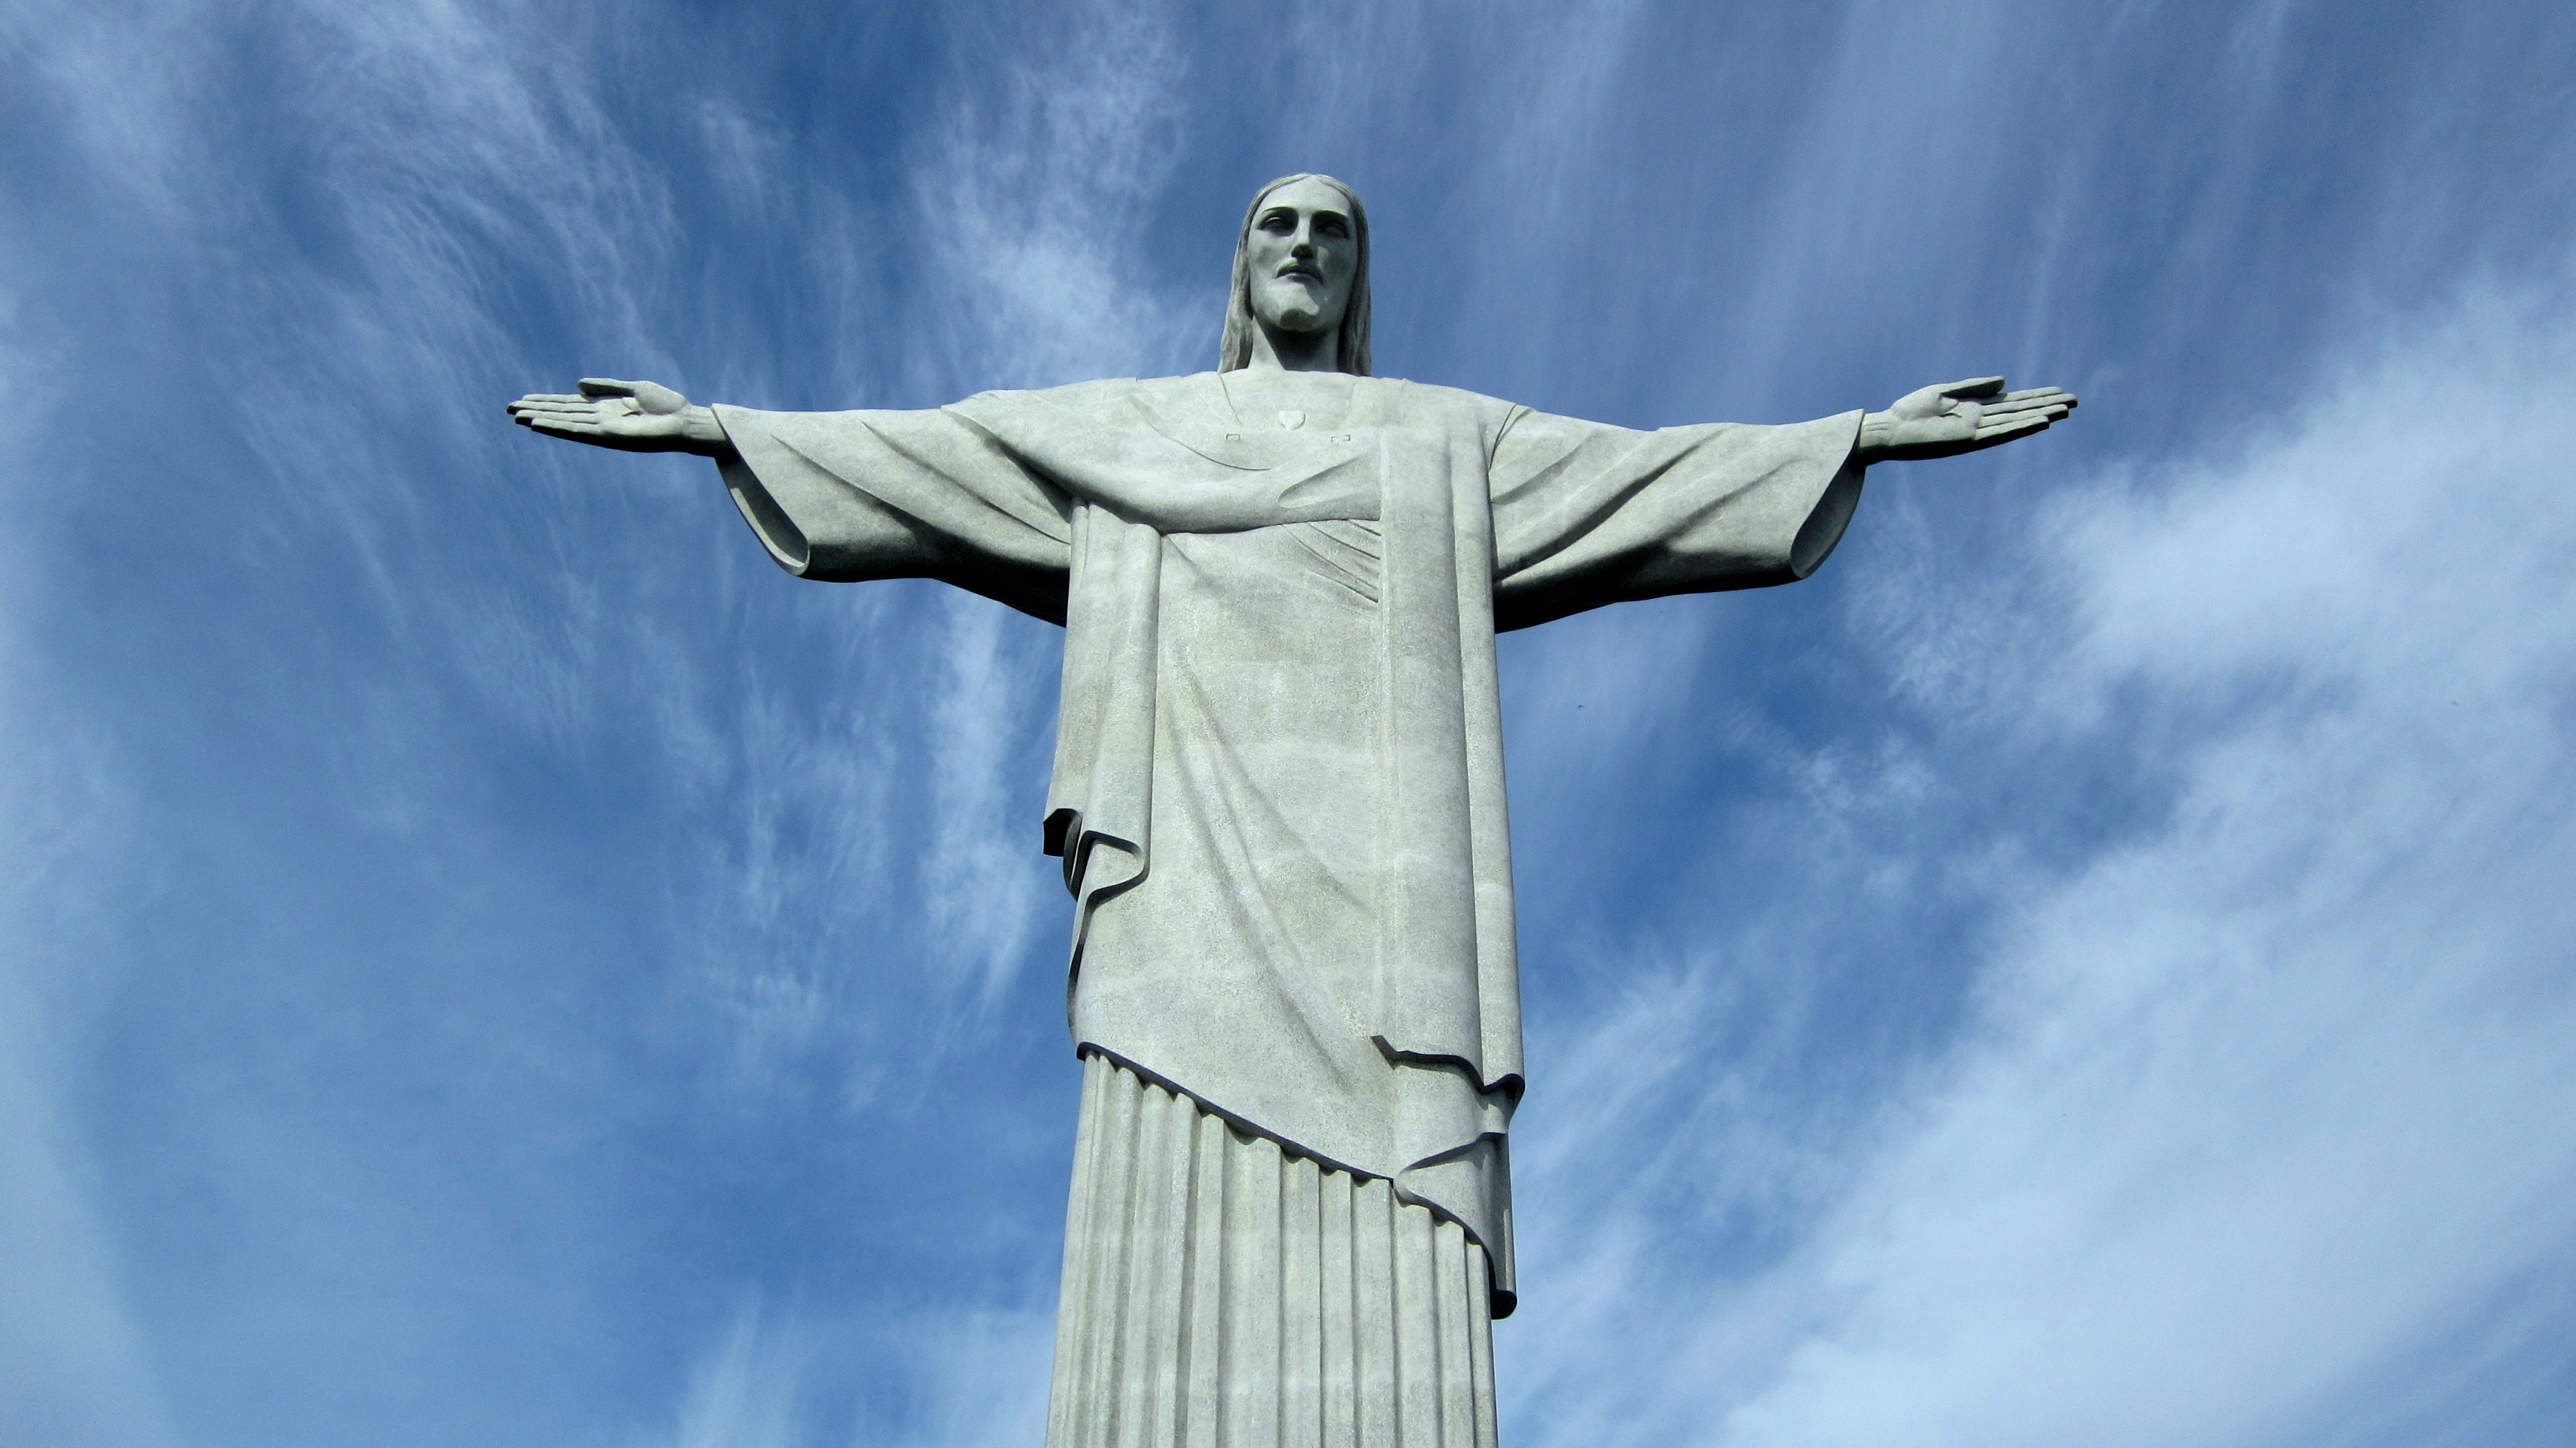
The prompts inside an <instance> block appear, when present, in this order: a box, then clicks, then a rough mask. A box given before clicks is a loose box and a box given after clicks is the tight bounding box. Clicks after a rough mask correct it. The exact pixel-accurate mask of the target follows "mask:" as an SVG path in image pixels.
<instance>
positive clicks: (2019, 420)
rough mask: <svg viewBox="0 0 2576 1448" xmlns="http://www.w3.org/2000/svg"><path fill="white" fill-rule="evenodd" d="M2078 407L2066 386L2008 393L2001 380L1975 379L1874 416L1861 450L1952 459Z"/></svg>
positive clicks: (1931, 390) (1925, 391)
mask: <svg viewBox="0 0 2576 1448" xmlns="http://www.w3.org/2000/svg"><path fill="white" fill-rule="evenodd" d="M2075 405H2076V403H2075V394H2073V393H2071V392H2068V391H2066V390H2065V389H2064V388H2059V387H2033V388H2030V389H2027V390H2025V391H2021V392H2006V391H2004V380H2003V379H2002V378H2000V377H1972V378H1969V379H1968V380H1966V381H1964V382H1948V383H1943V384H1940V385H1939V386H1934V387H1924V388H1918V389H1916V390H1915V391H1912V392H1909V393H1907V394H1905V395H1904V396H1903V397H1900V398H1898V399H1897V400H1896V401H1895V403H1893V404H1892V405H1890V406H1889V408H1888V409H1887V411H1885V412H1880V413H1873V414H1871V415H1870V417H1869V419H1868V420H1867V422H1866V423H1864V424H1863V428H1862V446H1863V448H1864V449H1865V450H1866V451H1867V452H1868V453H1869V454H1871V456H1872V457H1873V459H1879V458H1883V459H1890V460H1895V461H1914V460H1916V459H1921V458H1945V457H1953V456H1956V455H1957V454H1960V453H1965V452H1976V451H1978V450H1980V449H1983V448H1990V447H1994V446H1996V445H1998V444H2001V443H2007V442H2010V441H2012V440H2013V439H2014V438H2017V437H2024V436H2027V435H2028V434H2031V433H2034V432H2038V431H2041V430H2042V429H2044V428H2046V427H2047V426H2048V425H2049V424H2050V423H2052V422H2055V421H2057V420H2058V419H2060V418H2062V417H2064V416H2066V414H2068V413H2069V412H2072V411H2074V410H2075Z"/></svg>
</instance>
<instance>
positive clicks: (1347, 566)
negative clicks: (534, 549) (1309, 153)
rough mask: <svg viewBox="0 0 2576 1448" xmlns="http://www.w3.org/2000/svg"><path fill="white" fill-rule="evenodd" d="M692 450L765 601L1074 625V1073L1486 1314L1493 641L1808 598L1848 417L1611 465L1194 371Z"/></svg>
mask: <svg viewBox="0 0 2576 1448" xmlns="http://www.w3.org/2000/svg"><path fill="white" fill-rule="evenodd" d="M716 414H717V416H718V418H719V420H720V421H721V422H722V424H723V426H724V429H725V432H726V434H727V435H728V436H729V437H730V438H731V439H732V442H733V445H734V448H735V456H733V457H729V458H727V459H725V460H724V462H723V463H722V468H723V473H724V478H725V482H726V484H727V487H728V488H729V490H730V491H731V493H732V495H733V497H734V500H735V502H736V504H737V505H738V506H739V507H740V509H741V511H742V514H743V516H744V518H745V519H746V520H747V521H748V522H749V523H750V524H751V527H752V530H753V532H754V533H756V534H757V535H758V536H759V538H760V540H761V542H762V544H763V545H764V546H765V547H766V548H767V549H768V550H769V552H770V555H771V556H772V557H773V558H774V559H776V560H777V562H778V563H779V564H780V565H781V566H782V567H784V568H786V569H787V570H788V571H790V572H792V573H794V574H797V575H798V576H800V577H804V578H811V579H820V580H826V581H850V580H860V579H877V578H896V577H926V578H936V579H940V580H943V581H946V582H949V583H952V584H955V585H957V586H959V587H961V588H965V589H969V590H971V591H973V592H976V593H979V594H982V595H984V596H986V597H989V598H993V599H996V600H999V601H1000V602H1002V603H1005V604H1008V605H1009V606H1011V607H1013V608H1016V609H1019V610H1021V611H1022V612H1025V613H1029V614H1033V615H1035V616H1037V617H1039V618H1042V619H1046V620H1048V621H1049V622H1053V623H1059V624H1062V625H1063V626H1064V628H1065V651H1064V677H1063V696H1062V706H1061V715H1060V718H1059V721H1058V731H1057V743H1056V754H1055V767H1054V774H1053V778H1052V781H1051V783H1050V786H1049V790H1048V798H1047V815H1046V821H1045V843H1046V849H1047V851H1048V852H1049V853H1050V854H1055V855H1059V856H1061V857H1062V859H1063V863H1064V878H1065V883H1066V885H1067V887H1068V888H1069V889H1070V890H1071V891H1072V892H1073V894H1074V896H1075V898H1076V901H1077V902H1078V903H1077V909H1076V918H1075V925H1074V941H1073V951H1072V963H1071V971H1070V975H1069V983H1068V996H1067V1000H1068V1009H1069V1014H1070V1019H1071V1024H1072V1028H1073V1034H1074V1038H1075V1043H1076V1046H1077V1049H1078V1050H1081V1051H1084V1052H1097V1053H1102V1054H1105V1055H1107V1056H1109V1057H1110V1058H1112V1059H1114V1060H1115V1061H1117V1062H1118V1063H1120V1064H1122V1065H1125V1066H1127V1067H1128V1068H1130V1069H1132V1070H1134V1071H1135V1072H1137V1073H1138V1074H1139V1075H1141V1076H1143V1077H1145V1078H1147V1079H1149V1080H1153V1081H1157V1082H1160V1083H1162V1084H1164V1085H1165V1086H1167V1087H1169V1088H1170V1089H1173V1090H1176V1091H1180V1092H1185V1093H1187V1095H1189V1096H1190V1097H1193V1098H1195V1099H1196V1100H1197V1101H1198V1102H1200V1103H1203V1105H1204V1106H1205V1108H1206V1109H1207V1110H1209V1111H1211V1112H1214V1113H1216V1114H1219V1115H1222V1116H1224V1117H1225V1118H1227V1119H1228V1120H1229V1121H1231V1122H1233V1123H1234V1124H1235V1125H1236V1126H1238V1127H1239V1128H1241V1129H1242V1130H1245V1131H1248V1132H1251V1133H1254V1134H1257V1135H1260V1136H1265V1137H1268V1138H1270V1139H1272V1140H1275V1141H1277V1142H1279V1143H1280V1144H1281V1145H1282V1146H1283V1147H1286V1148H1288V1149H1290V1150H1292V1151H1294V1152H1298V1153H1302V1154H1304V1155H1307V1156H1310V1157H1313V1158H1314V1159H1316V1160H1317V1161H1318V1162H1319V1163H1321V1164H1323V1165H1326V1166H1330V1167H1338V1168H1341V1169H1343V1170H1347V1171H1352V1172H1356V1173H1361V1174H1364V1175H1367V1176H1372V1177H1381V1178H1385V1179H1387V1180H1389V1181H1391V1182H1393V1183H1394V1189H1395V1191H1396V1193H1397V1194H1398V1196H1399V1198H1401V1199H1402V1200H1404V1201H1408V1202H1413V1203H1418V1204H1420V1205H1423V1206H1426V1207H1428V1208H1430V1209H1431V1210H1432V1211H1434V1212H1435V1213H1437V1214H1438V1215H1440V1216H1443V1217H1446V1218H1449V1219H1451V1220H1454V1221H1456V1222H1457V1223H1458V1224H1459V1225H1460V1226H1461V1227H1462V1228H1463V1229H1464V1230H1465V1231H1466V1232H1467V1234H1468V1235H1469V1237H1470V1238H1471V1239H1472V1240H1473V1241H1474V1242H1475V1243H1477V1244H1478V1245H1480V1246H1481V1247H1483V1249H1484V1250H1485V1252H1486V1254H1487V1257H1488V1259H1489V1262H1490V1266H1491V1274H1490V1280H1491V1282H1492V1284H1493V1304H1492V1306H1493V1312H1494V1315H1496V1316H1501V1315H1503V1314H1505V1313H1508V1312H1509V1311H1510V1310H1511V1307H1512V1304H1513V1293H1512V1285H1511V1284H1512V1246H1511V1208H1510V1187H1509V1160H1508V1156H1507V1152H1506V1147H1505V1133H1506V1130H1507V1128H1508V1125H1509V1122H1510V1119H1511V1114H1512V1108H1513V1106H1514V1104H1515V1103H1516V1102H1517V1101H1518V1100H1519V1097H1520V1093H1521V1089H1522V1075H1521V1034H1520V1001H1519V995H1520V988H1519V980H1518V969H1517V962H1516V958H1515V947H1514V942H1513V926H1512V890H1511V863H1510V840H1509V832H1508V829H1507V827H1506V818H1505V813H1504V797H1503V765H1502V732H1501V715H1500V709H1499V704H1498V699H1497V694H1496V682H1495V665H1494V636H1495V633H1496V631H1497V630H1503V629H1514V628H1524V627H1528V626H1530V625H1533V624H1538V623H1543V622H1546V621H1548V620H1551V619H1555V618H1560V617H1563V616H1565V615H1568V614H1572V613H1576V612H1580V611H1582V610H1585V609H1589V608H1595V607H1599V606H1601V605H1603V604H1608V603H1615V602H1620V601H1623V600H1630V599H1643V598H1651V597H1657V596H1661V595H1667V594H1677V593H1691V592H1706V591H1712V590H1718V589H1732V588H1752V587H1761V586H1764V585H1769V584H1777V583H1786V582H1790V581H1792V580H1795V579H1799V578H1803V577H1805V576H1807V574H1809V573H1811V572H1812V571H1814V569H1815V568H1816V567H1817V566H1818V565H1819V564H1820V563H1822V562H1823V561H1824V558H1825V556H1826V555H1827V554H1828V553H1830V552H1831V551H1832V549H1833V547H1834V544H1835V543H1836V542H1837V541H1838V540H1839V539H1840V537H1841V535H1842V531H1843V528H1844V525H1845V524H1846V523H1847V522H1848V521H1849V519H1850V517H1851V512H1852V509H1853V507H1854V505H1855V504H1856V503H1857V501H1858V499H1859V495H1860V486H1861V471H1860V469H1859V468H1858V467H1857V466H1855V465H1854V464H1853V462H1852V451H1853V445H1854V443H1855V441H1856V440H1857V437H1858V432H1859V424H1860V420H1861V414H1859V413H1857V412H1853V413H1845V414H1843V415H1841V416H1838V417H1831V418H1825V419H1821V420H1818V421H1815V422H1808V423H1798V424H1793V425H1789V426H1782V427H1764V426H1748V425H1741V424H1730V423H1715V424H1707V425H1702V426H1694V427H1677V428H1667V429H1663V430H1661V431H1655V432H1639V431H1633V430H1630V429H1625V428H1617V427H1609V426H1604V425H1601V424H1597V423H1589V422H1582V421H1578V420H1574V419H1570V418H1562V417H1553V416H1549V415H1547V414H1544V413H1539V412H1534V411H1532V410H1530V409H1528V408H1524V407H1519V406H1515V405H1512V404H1509V403H1505V402H1499V401H1496V400H1494V399H1491V398H1487V397H1481V396H1478V395H1476V394H1473V393H1468V392H1461V391H1457V390H1454V389H1450V388H1443V387H1432V386H1425V385H1421V384H1417V383H1411V382H1403V381H1395V380H1390V379H1379V378H1353V379H1351V381H1350V397H1349V403H1348V405H1347V407H1346V408H1345V409H1344V410H1343V412H1342V413H1341V415H1340V416H1338V417H1333V416H1328V415H1325V414H1320V413H1319V414H1316V415H1313V416H1311V417H1303V418H1302V420H1300V418H1299V415H1292V414H1280V415H1277V416H1273V415H1272V414H1269V413H1266V412H1261V413H1249V412H1245V411H1240V410H1238V409H1237V408H1236V406H1235V405H1234V402H1233V399H1232V397H1231V394H1230V392H1229V389H1228V386H1227V384H1226V381H1225V379H1224V378H1223V377H1221V376H1220V375H1219V374H1214V373H1202V374H1199V375H1197V376H1192V377H1176V378H1161V379H1153V380H1146V381H1135V380H1123V379H1122V380H1117V381H1107V382H1092V383H1082V384H1077V385H1075V386H1070V387H1059V388H1054V389H1049V390H1045V391H1034V392H988V393H984V394H981V395H979V396H976V397H972V398H969V399H967V400H966V401H964V402H960V403H957V404H954V405H952V406H949V407H944V408H937V409H933V410H929V411H919V412H884V411H863V412H833V413H777V412H761V411H755V410H752V409H747V408H739V407H718V408H717V409H716ZM1292 422H1294V423H1296V424H1297V425H1294V426H1291V425H1290V424H1291V423H1292Z"/></svg>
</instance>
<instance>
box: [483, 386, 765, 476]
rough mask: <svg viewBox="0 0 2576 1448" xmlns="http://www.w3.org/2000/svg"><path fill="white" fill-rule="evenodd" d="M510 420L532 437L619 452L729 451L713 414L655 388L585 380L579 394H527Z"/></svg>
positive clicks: (516, 404) (700, 453)
mask: <svg viewBox="0 0 2576 1448" xmlns="http://www.w3.org/2000/svg"><path fill="white" fill-rule="evenodd" d="M510 418H511V420H512V421H514V422H516V423H518V424H519V425H520V426H521V427H524V428H527V429H529V430H530V431H532V432H541V433H544V434H545V435H546V436H548V437H562V438H570V439H572V440H573V441H574V442H586V443H589V444H591V445H592V446H594V447H613V448H615V449H617V450H618V451H620V452H684V453H695V454H697V455H698V456H700V457H709V458H722V457H724V456H726V455H727V454H729V453H731V452H732V451H733V444H732V443H731V442H730V441H728V440H727V439H726V437H725V430H724V424H722V423H720V422H718V421H716V415H715V412H714V410H713V409H711V408H705V407H700V406H698V405H697V404H695V403H693V402H691V401H689V399H687V398H685V397H682V396H681V395H680V394H678V393H676V392H674V391H672V390H671V389H670V388H668V387H665V386H663V385H662V384H661V383H659V382H620V381H619V380H617V379H616V378H614V377H585V378H583V379H581V391H580V392H579V393H578V394H575V393H565V392H531V393H529V394H528V395H527V396H525V397H522V398H520V399H519V400H518V401H516V402H513V403H511V404H510Z"/></svg>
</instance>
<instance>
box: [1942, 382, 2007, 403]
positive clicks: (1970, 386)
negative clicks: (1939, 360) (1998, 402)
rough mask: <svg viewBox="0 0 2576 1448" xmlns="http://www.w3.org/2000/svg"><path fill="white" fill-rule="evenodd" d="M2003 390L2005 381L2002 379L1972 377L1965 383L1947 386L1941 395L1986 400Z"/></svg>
mask: <svg viewBox="0 0 2576 1448" xmlns="http://www.w3.org/2000/svg"><path fill="white" fill-rule="evenodd" d="M2003 390H2004V380H2003V379H2002V378H2000V377H1971V378H1969V379H1967V380H1966V381H1964V382H1952V383H1948V384H1945V385H1944V386H1943V387H1942V388H1941V395H1942V396H1943V397H1956V398H1960V399H1963V400H1965V399H1971V398H1973V399H1984V398H1988V397H1992V396H1994V395H1995V394H1996V393H1999V392H2001V391H2003Z"/></svg>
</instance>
